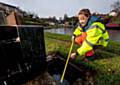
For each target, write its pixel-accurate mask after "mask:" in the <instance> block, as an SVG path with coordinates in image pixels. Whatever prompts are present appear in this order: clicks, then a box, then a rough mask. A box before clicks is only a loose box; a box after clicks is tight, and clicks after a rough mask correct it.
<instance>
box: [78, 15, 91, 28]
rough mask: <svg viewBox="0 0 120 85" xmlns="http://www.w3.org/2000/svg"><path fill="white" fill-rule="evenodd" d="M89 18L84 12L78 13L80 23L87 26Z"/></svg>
mask: <svg viewBox="0 0 120 85" xmlns="http://www.w3.org/2000/svg"><path fill="white" fill-rule="evenodd" d="M88 18H89V17H86V16H85V15H84V14H80V15H78V20H79V23H80V24H81V25H82V26H85V25H86V23H87V21H88Z"/></svg>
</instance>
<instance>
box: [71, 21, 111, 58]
mask: <svg viewBox="0 0 120 85" xmlns="http://www.w3.org/2000/svg"><path fill="white" fill-rule="evenodd" d="M83 32H86V34H87V36H86V38H85V40H84V42H83V43H82V45H81V46H80V48H78V49H77V53H78V54H79V55H80V56H82V55H85V53H86V52H88V51H90V50H93V47H94V46H96V45H102V46H104V47H106V46H107V44H108V40H109V35H108V32H107V31H106V30H105V26H104V24H102V23H101V22H93V23H92V24H91V25H90V26H89V27H88V28H87V29H86V30H83V28H81V27H80V26H77V28H76V29H75V31H74V32H73V35H75V36H80V35H82V33H83Z"/></svg>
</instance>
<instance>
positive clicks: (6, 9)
mask: <svg viewBox="0 0 120 85" xmlns="http://www.w3.org/2000/svg"><path fill="white" fill-rule="evenodd" d="M0 11H3V12H5V14H6V15H9V14H10V13H11V12H13V11H14V12H16V13H17V14H18V15H20V16H23V11H22V10H21V9H20V8H19V7H16V6H12V5H9V4H5V3H2V2H0Z"/></svg>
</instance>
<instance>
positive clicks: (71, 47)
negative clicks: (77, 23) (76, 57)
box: [60, 40, 74, 83]
mask: <svg viewBox="0 0 120 85" xmlns="http://www.w3.org/2000/svg"><path fill="white" fill-rule="evenodd" d="M73 45H74V40H72V43H71V46H70V50H69V54H68V57H67V61H66V63H65V67H64V70H63V73H62V76H61V79H60V82H61V83H62V82H63V80H64V76H65V72H66V69H67V66H68V62H69V59H70V54H71V52H72V49H73Z"/></svg>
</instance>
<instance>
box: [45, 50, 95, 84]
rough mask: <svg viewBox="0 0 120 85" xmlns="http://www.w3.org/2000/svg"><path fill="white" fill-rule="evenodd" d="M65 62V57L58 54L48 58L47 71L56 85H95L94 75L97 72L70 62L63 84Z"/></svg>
mask: <svg viewBox="0 0 120 85" xmlns="http://www.w3.org/2000/svg"><path fill="white" fill-rule="evenodd" d="M65 62H66V61H65V59H64V58H63V56H62V55H61V54H60V53H58V52H57V53H53V54H50V55H48V56H47V71H48V73H49V74H50V75H51V76H52V77H53V78H54V80H55V81H56V82H57V84H56V85H95V81H94V75H95V73H96V72H95V71H93V70H92V69H87V67H85V66H84V65H82V64H76V63H75V62H69V64H68V67H67V70H66V73H65V78H64V80H63V83H62V84H61V83H60V78H61V75H62V72H63V69H64V65H65Z"/></svg>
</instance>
